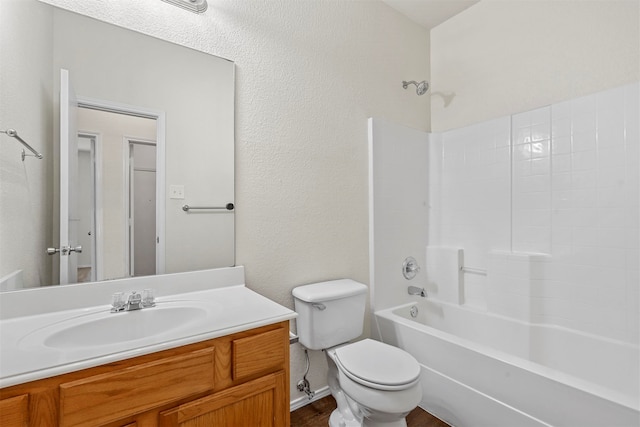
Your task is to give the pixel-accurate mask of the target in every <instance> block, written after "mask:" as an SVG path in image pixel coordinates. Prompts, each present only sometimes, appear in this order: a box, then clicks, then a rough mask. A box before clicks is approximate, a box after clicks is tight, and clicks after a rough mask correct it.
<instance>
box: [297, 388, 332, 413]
mask: <svg viewBox="0 0 640 427" xmlns="http://www.w3.org/2000/svg"><path fill="white" fill-rule="evenodd" d="M330 394H331V391H330V390H329V386H328V385H326V386H324V387H322V388H320V389H318V390H316V391H315V394H314V395H313V398H312V399H309V398H308V397H306V396H302V397H299V398H297V399H295V400H292V401H291V403H290V404H289V407H290V409H289V411H290V412H293V411H295V410H296V409H300V408H302V407H303V406H307V405H308V404H309V403H311V402H315V401H316V400H320V399H322V398H323V397H327V396H329V395H330Z"/></svg>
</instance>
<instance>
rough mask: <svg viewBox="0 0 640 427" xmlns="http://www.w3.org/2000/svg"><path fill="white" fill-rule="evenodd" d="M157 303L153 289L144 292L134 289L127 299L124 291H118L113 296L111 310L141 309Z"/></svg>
mask: <svg viewBox="0 0 640 427" xmlns="http://www.w3.org/2000/svg"><path fill="white" fill-rule="evenodd" d="M155 305H156V303H155V298H154V296H153V290H151V289H145V290H144V292H143V294H140V292H138V291H132V292H131V295H129V297H128V298H127V299H126V301H125V294H124V292H116V293H115V294H113V297H112V301H111V312H112V313H118V312H120V311H133V310H141V309H143V308H147V307H154V306H155Z"/></svg>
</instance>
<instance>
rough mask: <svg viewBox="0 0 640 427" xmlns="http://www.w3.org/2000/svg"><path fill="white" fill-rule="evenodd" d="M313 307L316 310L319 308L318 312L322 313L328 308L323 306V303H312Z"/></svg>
mask: <svg viewBox="0 0 640 427" xmlns="http://www.w3.org/2000/svg"><path fill="white" fill-rule="evenodd" d="M311 306H312V307H314V308H317V309H318V310H320V311H322V310H324V309H325V308H327V306H326V305H324V304H322V303H320V302H312V303H311Z"/></svg>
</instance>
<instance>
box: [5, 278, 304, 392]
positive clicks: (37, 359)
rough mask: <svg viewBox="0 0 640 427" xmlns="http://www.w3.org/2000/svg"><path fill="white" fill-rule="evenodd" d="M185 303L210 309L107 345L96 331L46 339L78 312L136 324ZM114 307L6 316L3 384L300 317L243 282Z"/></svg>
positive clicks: (66, 371) (21, 381)
mask: <svg viewBox="0 0 640 427" xmlns="http://www.w3.org/2000/svg"><path fill="white" fill-rule="evenodd" d="M187 288H188V286H187ZM138 289H139V288H138ZM180 289H181V290H182V289H184V287H180ZM183 304H186V305H189V304H191V305H195V306H198V307H206V312H207V314H206V315H203V316H200V317H199V318H197V319H191V320H189V321H187V322H185V324H181V325H179V326H175V325H172V326H171V327H170V328H168V330H167V331H166V332H164V331H163V332H160V333H155V334H154V335H153V336H150V337H143V338H138V339H133V340H125V341H118V340H115V342H114V343H106V344H104V345H102V344H100V341H101V340H100V337H92V338H91V341H92V342H96V341H97V342H98V344H90V345H83V344H85V343H81V344H80V345H71V346H69V345H66V346H62V347H61V348H55V347H53V346H48V345H45V344H44V340H43V339H41V338H42V336H46V331H48V330H52V328H56V325H59V324H63V323H64V324H69V323H70V322H73V321H74V320H73V319H76V318H77V319H82V318H83V317H85V316H99V317H100V318H105V317H107V316H128V318H127V317H121V318H118V320H120V319H122V320H123V321H124V324H127V321H128V319H130V320H131V322H132V325H135V324H136V322H135V321H136V315H140V314H141V313H142V312H144V311H147V310H148V311H149V312H148V313H150V310H163V309H165V308H170V307H171V306H181V305H183ZM110 308H111V306H110V304H106V305H96V306H91V307H86V308H72V309H68V310H60V311H52V312H48V313H37V314H30V315H27V316H18V317H10V318H5V319H1V320H0V388H1V387H7V386H11V385H15V384H21V383H25V382H28V381H33V380H37V379H42V378H47V377H52V376H55V375H60V374H64V373H68V372H73V371H77V370H80V369H85V368H90V367H94V366H99V365H103V364H105V363H110V362H114V361H118V360H123V359H129V358H132V357H136V356H141V355H144V354H149V353H154V352H157V351H161V350H166V349H170V348H174V347H179V346H183V345H187V344H192V343H196V342H200V341H205V340H208V339H212V338H216V337H220V336H224V335H229V334H232V333H236V332H241V331H246V330H249V329H253V328H256V327H260V326H264V325H268V324H272V323H277V322H281V321H284V320H289V319H292V318H294V317H296V313H295V312H294V311H292V310H289V309H288V308H286V307H283V306H281V305H280V304H277V303H275V302H273V301H271V300H269V299H268V298H265V297H263V296H261V295H259V294H257V293H256V292H253V291H252V290H250V289H248V288H246V287H245V286H244V285H242V284H234V285H230V286H216V287H214V288H213V289H206V290H195V291H192V292H184V293H177V294H172V295H159V296H158V297H157V298H156V307H151V308H145V309H143V310H137V311H130V312H120V313H109V311H110ZM79 323H82V322H79ZM178 323H179V322H178ZM43 331H45V332H43ZM107 341H108V339H107Z"/></svg>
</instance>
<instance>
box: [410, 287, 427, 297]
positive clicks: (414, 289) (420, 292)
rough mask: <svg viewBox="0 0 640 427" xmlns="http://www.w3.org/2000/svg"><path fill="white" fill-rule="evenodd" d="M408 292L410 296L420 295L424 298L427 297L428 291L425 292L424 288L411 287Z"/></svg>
mask: <svg viewBox="0 0 640 427" xmlns="http://www.w3.org/2000/svg"><path fill="white" fill-rule="evenodd" d="M407 291H408V292H409V295H420V296H421V297H423V298H425V297H426V296H427V291H425V290H424V288H419V287H417V286H409V287H408V288H407Z"/></svg>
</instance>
